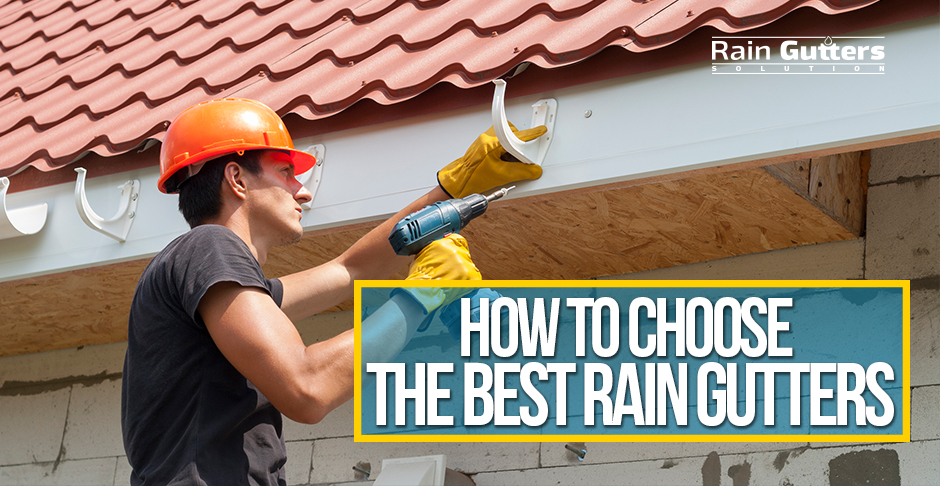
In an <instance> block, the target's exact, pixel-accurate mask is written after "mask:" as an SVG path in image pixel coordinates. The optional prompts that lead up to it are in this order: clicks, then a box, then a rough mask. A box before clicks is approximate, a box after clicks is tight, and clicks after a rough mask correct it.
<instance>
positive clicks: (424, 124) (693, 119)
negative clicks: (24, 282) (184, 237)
mask: <svg viewBox="0 0 940 486" xmlns="http://www.w3.org/2000/svg"><path fill="white" fill-rule="evenodd" d="M852 35H858V36H884V39H881V41H880V42H883V44H884V45H885V52H886V59H885V64H886V74H884V75H864V76H852V75H847V76H832V75H808V76H792V75H767V76H735V75H713V74H711V69H710V65H711V63H698V64H693V65H687V66H682V67H677V68H672V69H668V70H663V71H657V72H651V73H645V74H641V75H636V76H629V77H624V78H618V79H611V80H606V81H601V82H596V83H592V84H586V85H581V86H576V87H571V88H564V89H559V90H555V91H551V92H546V93H540V94H538V95H532V96H525V97H520V98H514V99H510V100H509V101H508V104H507V107H506V111H507V114H508V116H509V118H510V120H516V121H519V123H518V124H519V125H525V124H526V123H527V122H528V120H529V118H530V116H531V114H530V113H531V112H530V108H529V106H530V105H531V104H532V103H534V102H535V101H536V100H538V99H541V98H555V99H556V100H557V101H558V105H559V107H558V115H557V120H556V136H555V139H554V140H553V142H552V147H551V150H549V152H548V155H547V157H546V159H545V161H544V163H543V166H544V168H545V172H544V175H543V176H542V178H541V179H539V180H537V181H531V182H525V183H522V184H519V187H518V188H517V189H516V190H515V191H513V193H511V194H510V197H511V198H518V197H525V196H532V195H536V194H545V193H552V192H559V191H564V190H569V189H576V188H584V187H591V186H595V185H602V184H608V183H612V182H620V181H628V180H634V179H642V178H648V177H653V176H658V175H664V174H672V173H678V172H685V171H689V170H694V169H700V168H707V167H716V166H722V165H728V164H734V163H739V162H747V161H753V160H763V159H769V158H774V157H781V156H786V155H790V154H798V153H805V152H811V151H815V150H823V149H827V148H833V147H841V146H848V145H855V144H860V143H865V142H877V141H879V140H888V139H893V138H898V137H902V136H907V135H916V134H923V133H929V132H936V131H938V130H940V90H938V89H937V86H940V62H938V61H937V60H938V59H940V52H938V46H940V24H938V22H937V17H930V18H926V19H919V20H914V21H910V22H904V23H901V24H894V25H890V26H885V27H879V28H876V29H871V30H868V31H864V32H858V33H854V34H852ZM776 55H777V56H778V57H779V54H778V53H777V54H776ZM772 61H775V62H776V61H779V59H775V60H772ZM549 74H550V73H549ZM508 90H509V93H510V94H511V91H512V82H511V81H510V84H509V88H508ZM588 110H590V112H591V115H590V117H586V116H585V112H586V111H588ZM490 124H492V120H491V118H490V110H489V106H477V107H472V108H466V109H461V110H455V111H451V112H446V113H439V114H435V115H428V116H424V117H417V118H411V119H406V120H400V121H396V122H391V123H386V124H382V125H374V126H370V127H365V128H357V129H351V130H345V131H341V132H336V133H329V134H324V135H318V136H315V137H309V138H305V139H300V140H296V141H295V143H296V145H297V146H298V147H299V148H305V147H307V146H310V145H313V144H318V143H322V144H324V145H325V146H326V157H325V164H324V168H323V183H322V185H321V186H320V191H319V193H318V194H317V197H316V200H315V201H314V204H313V209H312V210H310V211H306V212H305V216H304V219H303V224H304V227H305V228H306V230H307V231H316V230H323V229H327V228H331V227H339V226H347V225H350V224H355V223H359V222H365V221H374V220H377V219H381V218H384V217H387V216H388V215H390V214H392V213H394V212H395V211H396V210H397V209H398V208H400V207H403V206H404V205H406V204H407V203H409V202H410V201H412V200H414V199H416V198H417V197H418V196H420V195H421V194H423V193H425V192H427V191H428V190H430V189H431V188H432V187H434V185H435V184H436V179H435V174H436V171H437V170H438V169H439V168H440V167H441V166H443V165H444V164H446V163H447V162H449V161H450V160H453V159H454V158H456V157H458V156H460V155H461V154H462V152H463V150H464V148H465V147H466V146H467V145H468V144H469V143H470V142H471V141H472V140H473V138H474V137H475V135H476V134H478V133H479V132H480V131H482V130H483V129H485V128H486V127H488V126H489V125H490ZM157 175H158V174H157V171H156V169H155V168H151V169H141V170H135V171H132V172H127V173H123V174H117V175H112V176H102V177H98V178H94V179H90V180H89V181H88V184H87V188H86V191H87V194H88V198H89V201H90V203H91V205H92V207H93V208H96V211H98V212H99V213H101V214H104V215H106V216H107V215H110V214H109V211H112V210H110V209H107V208H109V207H115V206H116V204H117V199H118V196H117V189H115V187H116V186H118V185H119V184H121V183H123V182H124V181H125V180H127V179H129V178H137V179H140V181H141V187H142V189H141V195H140V198H141V199H140V203H139V206H138V208H139V209H138V216H137V217H138V218H139V219H138V220H137V221H136V222H135V223H134V226H133V227H132V228H131V231H130V235H129V236H128V240H127V241H126V242H125V243H118V242H116V241H114V240H111V239H109V238H108V237H106V236H103V235H101V234H98V233H96V232H94V231H92V230H91V229H89V228H87V227H85V226H84V225H83V223H82V222H81V220H80V219H79V217H78V215H77V214H76V212H75V209H74V207H75V206H74V197H73V190H74V185H72V184H60V185H57V186H50V187H46V188H41V189H35V190H30V191H23V192H20V193H15V194H11V195H10V196H9V197H8V204H9V205H10V207H21V206H26V205H29V204H38V203H42V202H48V203H49V204H50V209H49V220H48V221H47V223H46V227H45V229H44V230H43V231H41V232H40V233H39V234H37V235H33V236H26V237H20V238H13V239H8V240H2V241H0V281H5V280H14V279H19V278H25V277H28V276H34V275H41V274H47V273H56V272H61V271H65V270H71V269H77V268H85V267H92V266H98V265H104V264H109V263H115V262H120V261H127V260H135V259H140V258H146V257H150V256H152V255H154V254H155V253H156V252H158V251H159V250H160V249H162V248H163V247H164V246H165V245H166V244H167V243H169V242H170V241H171V240H172V239H173V238H175V237H176V236H178V235H180V234H182V233H183V232H185V231H186V230H187V226H186V224H185V223H184V222H183V219H182V217H181V216H180V215H179V213H178V212H177V210H176V197H175V196H166V195H163V194H160V193H159V192H157V190H156V179H157ZM99 208H100V209H99Z"/></svg>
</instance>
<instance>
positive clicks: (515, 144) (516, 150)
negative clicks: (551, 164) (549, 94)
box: [492, 79, 558, 165]
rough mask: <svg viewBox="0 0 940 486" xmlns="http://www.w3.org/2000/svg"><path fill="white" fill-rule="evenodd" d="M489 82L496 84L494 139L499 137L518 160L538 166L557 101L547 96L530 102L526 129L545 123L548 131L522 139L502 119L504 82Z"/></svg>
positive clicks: (549, 138) (549, 140) (548, 140)
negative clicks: (536, 136)
mask: <svg viewBox="0 0 940 486" xmlns="http://www.w3.org/2000/svg"><path fill="white" fill-rule="evenodd" d="M493 83H494V84H495V85H496V92H495V93H493V110H492V114H493V128H494V130H495V131H496V138H498V139H499V143H500V144H501V145H502V146H503V148H504V149H506V151H507V152H509V153H511V154H512V155H513V156H515V157H516V158H517V159H519V161H520V162H524V163H526V164H536V165H542V161H543V160H545V154H546V153H547V152H548V146H549V145H551V143H552V136H553V135H554V133H555V111H557V110H558V102H557V101H555V99H554V98H547V99H541V100H538V101H536V102H535V104H533V105H532V123H531V124H530V125H529V128H532V127H537V126H539V125H545V128H548V131H547V132H545V134H544V135H542V136H540V137H539V138H536V139H535V140H530V141H528V142H523V141H522V140H520V139H519V137H517V136H516V135H515V134H514V133H512V129H511V128H510V127H509V121H508V120H507V119H506V106H505V105H506V81H504V80H502V79H494V80H493Z"/></svg>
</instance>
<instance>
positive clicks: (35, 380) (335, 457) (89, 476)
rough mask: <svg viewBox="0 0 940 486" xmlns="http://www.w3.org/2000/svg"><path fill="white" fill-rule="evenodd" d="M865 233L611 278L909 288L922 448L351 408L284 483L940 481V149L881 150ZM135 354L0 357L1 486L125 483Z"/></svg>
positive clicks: (325, 325) (318, 430) (314, 325)
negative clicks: (390, 429) (367, 418)
mask: <svg viewBox="0 0 940 486" xmlns="http://www.w3.org/2000/svg"><path fill="white" fill-rule="evenodd" d="M871 161H872V167H871V171H870V174H869V179H870V183H869V186H870V187H869V196H868V215H867V226H866V235H865V237H864V238H861V239H858V240H853V241H845V242H838V243H827V244H822V245H813V246H805V247H799V248H793V249H788V250H780V251H774V252H767V253H762V254H755V255H747V256H742V257H736V258H729V259H724V260H716V261H710V262H704V263H698V264H693V265H685V266H682V267H673V268H668V269H661V270H656V271H652V272H644V273H639V274H630V275H622V276H616V277H608V278H630V279H699V278H708V279H747V278H754V279H861V278H867V279H905V280H911V288H912V292H911V294H912V295H911V342H912V344H911V358H912V370H911V383H912V390H911V421H912V427H911V430H912V441H911V442H910V443H903V444H827V443H815V442H810V443H806V442H802V443H787V442H775V443H756V444H755V443H689V444H683V443H587V444H584V448H585V449H586V450H587V455H586V456H585V458H584V460H583V461H578V460H577V458H576V457H575V456H574V454H572V453H570V452H568V451H567V450H566V449H565V448H564V444H562V443H541V444H540V443H506V444H485V443H472V442H460V443H413V444H411V443H409V444H373V443H368V444H365V443H355V442H353V440H352V437H351V435H352V426H353V408H352V404H351V403H348V404H346V405H344V406H342V407H340V408H339V409H337V410H335V411H334V412H333V413H331V414H330V415H329V416H328V417H327V418H326V419H325V420H324V421H323V422H322V423H320V424H318V425H316V426H306V425H300V424H296V423H292V422H290V421H288V422H287V424H286V425H285V435H286V436H287V440H288V453H289V461H288V464H287V473H288V479H289V482H290V484H296V485H301V484H368V483H367V482H366V481H367V479H366V478H365V476H363V475H361V474H359V473H356V472H355V471H354V470H353V469H352V466H353V465H356V464H357V463H369V465H370V466H371V468H372V471H373V475H372V478H373V479H374V478H375V476H376V474H377V473H378V472H379V470H380V467H381V461H382V459H386V458H392V457H408V456H419V455H428V454H446V455H447V461H448V466H449V467H451V468H453V469H457V470H460V471H463V472H465V473H467V474H468V475H470V476H471V477H472V478H473V480H474V481H475V482H476V484H479V485H501V484H583V485H601V484H617V485H628V484H644V485H658V484H663V485H665V484H670V485H672V484H695V485H698V484H702V485H719V484H724V485H735V486H737V485H748V484H754V485H762V484H780V485H783V484H789V485H798V484H812V485H819V484H904V485H936V484H940V140H931V141H926V142H920V143H916V144H909V145H902V146H895V147H885V148H881V149H876V150H873V151H872V158H871ZM351 325H352V315H351V313H349V312H345V313H334V314H329V315H324V316H318V317H316V318H314V319H311V320H308V321H306V322H303V323H301V324H300V325H299V326H298V327H300V329H301V333H302V335H303V336H304V338H305V340H307V341H308V342H313V341H316V340H319V339H324V338H326V337H329V336H332V335H335V334H336V333H338V332H339V331H341V330H343V329H346V328H348V327H350V326H351ZM124 350H125V345H124V344H123V343H115V344H108V345H101V346H88V347H84V348H77V349H67V350H60V351H51V352H46V353H38V354H31V355H23V356H12V357H7V358H0V486H4V485H96V486H99V485H112V484H113V485H121V484H127V482H128V477H129V475H130V467H129V466H128V464H127V460H126V459H125V457H124V451H123V445H122V442H121V433H120V379H121V368H122V364H123V357H124Z"/></svg>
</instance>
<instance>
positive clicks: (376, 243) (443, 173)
mask: <svg viewBox="0 0 940 486" xmlns="http://www.w3.org/2000/svg"><path fill="white" fill-rule="evenodd" d="M510 127H512V130H513V132H514V133H515V134H516V136H517V137H519V139H520V140H523V141H529V140H533V139H536V138H538V137H540V136H542V135H543V134H544V133H545V132H546V128H545V127H544V126H541V125H540V126H537V127H533V128H530V129H528V130H516V128H515V127H514V126H512V125H511V124H510ZM505 154H506V150H505V149H503V147H502V146H501V145H500V144H499V140H498V139H497V138H496V132H495V131H494V129H493V128H490V129H489V130H487V131H486V132H483V133H482V134H481V135H480V136H479V137H477V138H476V140H474V142H473V143H472V144H471V145H470V147H469V148H468V149H467V152H466V153H465V154H464V155H463V157H461V158H459V159H457V160H455V161H453V162H451V163H450V164H448V165H447V166H446V167H444V168H443V169H441V170H440V171H439V172H438V174H437V180H438V182H439V183H440V186H438V187H435V188H434V189H433V190H432V191H431V192H429V193H427V194H426V195H425V196H424V197H422V198H419V199H418V200H417V201H415V202H413V203H411V204H410V205H408V207H406V208H404V209H402V210H401V211H399V212H398V213H397V214H395V215H394V216H392V217H391V218H390V219H388V220H387V221H385V222H384V223H382V224H381V225H379V226H378V227H377V228H375V229H373V230H372V231H370V232H369V233H368V234H366V235H365V236H364V237H363V238H362V239H360V240H359V241H358V242H356V244H354V245H353V246H352V247H351V248H349V249H348V250H346V252H344V253H343V254H342V255H340V256H339V257H337V258H336V259H334V260H332V261H330V262H327V263H325V264H323V265H320V266H319V267H316V268H312V269H309V270H305V271H302V272H298V273H295V274H292V275H288V276H286V277H282V278H281V282H282V283H283V284H284V300H283V302H281V309H283V310H284V312H285V313H286V314H287V315H288V316H289V317H290V318H291V319H293V320H298V319H303V318H305V317H309V316H311V315H314V314H316V313H318V312H321V311H323V310H326V309H329V308H330V307H333V306H334V305H336V304H339V303H340V302H343V301H344V300H346V299H349V298H350V297H352V290H353V283H354V282H355V281H356V280H368V279H385V278H388V277H389V276H391V275H392V274H393V273H395V271H396V270H398V269H399V268H401V267H402V266H404V265H405V264H406V263H407V262H408V260H409V257H403V256H398V255H396V254H395V252H394V251H392V248H391V245H390V244H389V243H388V234H389V233H390V232H391V231H392V228H393V227H394V226H395V223H397V222H398V221H400V220H401V219H402V218H403V217H405V216H407V215H409V214H411V213H413V212H415V211H417V210H419V209H421V208H423V207H425V206H427V205H430V204H434V203H435V202H437V201H443V200H445V199H451V198H452V197H458V198H459V197H466V196H468V195H470V194H474V193H480V192H483V191H487V190H490V189H492V188H495V187H499V186H502V185H504V184H507V183H509V182H513V181H518V180H523V179H537V178H539V177H540V176H541V175H542V168H541V167H539V166H538V165H529V164H523V163H521V162H506V161H504V160H503V159H502V158H503V156H504V155H505Z"/></svg>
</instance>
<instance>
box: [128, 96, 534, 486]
mask: <svg viewBox="0 0 940 486" xmlns="http://www.w3.org/2000/svg"><path fill="white" fill-rule="evenodd" d="M542 133H544V127H538V128H536V129H531V130H527V131H522V132H518V136H519V137H520V138H522V139H533V138H536V137H538V136H540V135H541V134H542ZM504 153H505V151H503V150H502V149H501V147H499V144H498V142H496V141H495V137H494V136H493V135H492V130H491V131H490V132H487V133H485V134H483V135H481V136H480V138H478V139H477V140H476V141H475V142H474V144H473V145H472V146H471V147H470V149H469V150H468V151H467V153H466V155H464V157H462V158H461V159H458V160H456V161H454V162H453V163H451V164H450V165H448V166H447V167H445V168H444V169H443V170H441V171H440V172H439V173H438V179H439V182H440V184H441V186H440V187H436V188H435V189H433V190H432V191H431V192H429V193H428V194H427V195H425V196H423V197H422V198H419V199H418V200H417V201H415V202H413V203H412V204H410V205H409V206H408V207H406V208H404V209H402V210H401V211H400V212H399V213H398V214H396V215H395V216H393V217H392V218H391V219H389V220H388V221H386V222H384V223H382V224H381V225H379V226H378V227H377V228H375V229H374V230H372V231H370V232H369V233H368V234H366V235H365V236H364V237H363V238H362V239H361V240H359V241H358V242H356V243H355V244H354V245H353V246H352V247H351V248H349V249H348V250H346V251H345V252H344V253H343V254H342V255H340V256H339V257H337V258H336V259H334V260H332V261H330V262H328V263H325V264H323V265H320V266H318V267H315V268H311V269H308V270H305V271H302V272H299V273H296V274H292V275H288V276H285V277H282V278H280V279H267V278H265V277H264V275H263V273H262V271H261V266H262V265H263V264H264V262H265V260H266V259H267V255H268V252H269V251H270V250H271V248H273V247H275V246H279V245H284V244H290V243H294V242H297V241H298V240H300V238H301V237H302V236H303V227H302V225H301V224H300V220H301V216H302V213H301V206H300V205H301V204H302V203H304V202H308V201H310V199H311V197H312V196H311V195H310V193H309V192H308V191H307V189H306V188H305V187H304V186H303V185H301V184H300V183H299V182H298V181H297V180H296V178H295V177H294V175H295V173H302V172H304V171H306V170H308V169H309V168H311V167H312V166H313V164H314V163H315V160H314V158H313V157H312V156H310V155H309V154H305V153H303V152H300V151H297V150H295V149H294V147H293V142H292V141H291V138H290V134H288V132H287V130H286V128H285V127H284V125H283V123H282V122H281V120H280V118H279V117H278V116H277V115H276V114H275V113H274V112H273V111H272V110H271V109H270V108H268V107H267V106H264V105H263V104H261V103H259V102H256V101H251V100H239V99H225V100H214V101H209V102H205V103H201V104H199V105H196V106H193V107H191V108H189V109H187V110H186V111H184V112H183V113H182V114H180V115H179V116H178V117H177V118H176V119H175V120H174V121H173V123H172V124H171V125H170V127H169V128H168V130H167V134H166V138H165V140H164V142H163V148H162V150H161V153H160V170H161V176H160V179H159V181H158V185H159V188H160V190H161V191H163V192H167V193H175V192H178V193H179V208H180V211H181V212H182V213H183V216H184V217H185V219H186V221H187V222H188V223H189V225H190V227H191V228H192V230H191V231H189V232H187V233H186V234H184V235H182V236H180V237H179V238H177V239H176V240H174V241H173V242H171V243H170V244H169V245H167V247H166V248H165V249H164V250H163V251H162V252H161V253H160V254H158V255H157V256H156V257H154V259H153V260H152V261H151V263H150V264H149V265H148V267H147V269H146V270H145V271H144V273H143V275H142V276H141V279H140V282H139V284H138V287H137V291H136V293H135V295H134V301H133V303H132V306H131V312H130V316H129V325H128V349H127V355H126V357H125V363H124V375H123V390H122V406H121V416H122V425H123V431H124V445H125V449H126V451H127V457H128V461H129V462H130V464H131V466H132V468H133V472H132V475H131V483H132V484H148V485H149V484H220V485H238V484H285V478H284V464H285V462H286V454H285V447H284V438H283V435H282V433H281V432H282V430H281V428H282V422H281V413H283V414H284V415H286V416H288V417H289V418H291V419H293V420H296V421H299V422H305V423H316V422H318V421H320V420H321V419H322V418H323V417H324V416H326V414H327V413H329V412H330V411H331V410H333V409H334V408H336V407H337V406H339V405H341V404H342V403H344V402H345V401H347V400H348V399H349V398H351V397H352V394H353V356H354V345H355V344H354V342H353V332H352V331H351V330H350V331H347V332H344V333H342V334H340V335H339V336H336V337H334V338H332V339H329V340H326V341H322V342H319V343H316V344H313V345H311V346H305V345H304V343H303V341H302V340H301V338H300V335H299V334H298V332H297V330H296V329H295V328H294V326H293V324H292V321H295V320H298V319H303V318H305V317H308V316H311V315H313V314H316V313H318V312H321V311H323V310H325V309H328V308H330V307H332V306H334V305H336V304H338V303H339V302H342V301H344V300H346V299H348V298H349V297H351V296H352V290H353V285H354V282H355V280H357V279H379V278H387V277H388V276H390V275H391V274H392V273H394V272H395V271H396V270H397V269H398V268H400V267H402V266H403V265H404V264H405V263H407V262H408V257H399V256H397V255H395V254H394V252H393V251H392V250H391V247H390V245H389V244H388V241H387V236H388V234H389V232H390V231H391V228H392V226H393V225H394V224H395V223H396V222H397V221H398V220H400V219H401V218H402V217H404V216H405V215H407V214H409V213H411V212H414V211H416V210H418V209H420V208H422V207H424V206H426V205H428V204H431V203H433V202H435V201H438V200H442V199H446V198H449V197H450V196H454V197H463V196H465V195H467V194H471V193H473V192H478V191H482V190H486V189H490V188H492V187H495V186H498V185H502V184H505V183H508V182H511V181H514V180H519V179H531V178H536V177H538V176H540V175H541V168H539V167H538V166H524V164H520V163H517V162H501V161H500V156H501V155H503V154H504ZM408 278H409V279H444V280H461V279H479V278H481V277H480V273H479V271H478V270H477V269H476V267H475V266H474V265H473V262H472V261H471V260H470V254H469V250H468V248H467V245H466V241H465V240H463V238H461V237H460V236H459V235H451V236H450V237H448V238H445V239H443V240H440V241H438V242H435V243H434V244H432V245H429V246H428V247H427V248H425V249H424V250H423V251H422V252H421V253H420V254H419V255H418V256H417V258H416V260H415V261H414V264H413V265H412V267H411V270H410V272H409V275H408ZM457 297H458V295H454V294H448V293H447V292H445V291H443V290H441V289H433V288H432V289H415V290H412V291H406V292H400V293H397V294H396V295H395V296H394V297H393V298H392V299H391V300H390V301H389V303H388V304H386V305H384V306H383V307H382V308H380V309H379V310H378V311H377V312H376V313H375V314H373V315H372V316H370V318H369V319H368V320H367V321H366V322H365V323H363V344H362V346H363V352H364V353H365V354H366V355H368V356H369V358H368V359H369V360H371V361H380V360H384V359H391V358H392V357H394V355H395V354H397V352H398V351H400V349H401V348H402V347H403V346H404V345H405V344H406V343H407V341H408V339H410V337H411V335H412V334H413V333H414V331H415V329H416V328H417V326H418V324H419V323H420V322H421V321H422V320H423V319H424V317H425V316H427V315H429V314H430V313H431V312H433V311H434V310H435V309H437V308H439V307H442V306H445V305H447V304H449V303H450V302H452V301H453V300H454V299H456V298H457Z"/></svg>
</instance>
